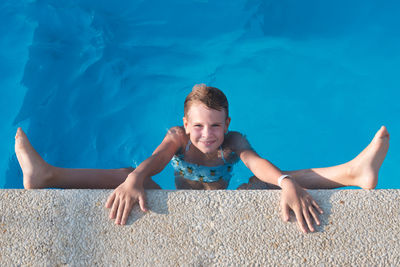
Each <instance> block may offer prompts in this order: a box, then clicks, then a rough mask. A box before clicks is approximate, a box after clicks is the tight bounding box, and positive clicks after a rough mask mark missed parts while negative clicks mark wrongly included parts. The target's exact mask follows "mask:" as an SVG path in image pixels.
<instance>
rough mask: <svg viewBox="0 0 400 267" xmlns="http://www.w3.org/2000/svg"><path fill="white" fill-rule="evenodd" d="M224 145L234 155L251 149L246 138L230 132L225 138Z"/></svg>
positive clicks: (240, 134)
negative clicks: (233, 152)
mask: <svg viewBox="0 0 400 267" xmlns="http://www.w3.org/2000/svg"><path fill="white" fill-rule="evenodd" d="M225 138H226V139H225V144H226V146H227V147H229V148H231V149H232V150H233V151H235V152H236V153H240V152H241V151H243V150H246V149H252V148H251V146H250V143H249V141H248V140H247V138H246V136H245V135H244V134H242V133H240V132H236V131H230V132H229V133H227V135H226V136H225Z"/></svg>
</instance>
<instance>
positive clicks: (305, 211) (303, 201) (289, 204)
mask: <svg viewBox="0 0 400 267" xmlns="http://www.w3.org/2000/svg"><path fill="white" fill-rule="evenodd" d="M281 208H282V218H283V220H284V221H288V220H289V209H291V210H293V212H294V214H295V215H296V219H297V224H298V226H299V228H300V230H301V231H303V232H304V233H307V227H306V223H307V226H308V229H309V230H310V231H311V232H314V227H313V221H315V223H316V224H317V225H320V221H319V218H318V212H319V213H321V214H322V213H323V211H322V209H321V208H320V207H319V206H318V204H317V202H315V200H314V199H313V198H312V197H311V196H310V195H309V194H308V193H307V191H306V190H304V189H303V188H302V187H300V186H299V185H298V184H297V183H296V182H295V181H293V180H290V179H284V180H283V181H282V195H281Z"/></svg>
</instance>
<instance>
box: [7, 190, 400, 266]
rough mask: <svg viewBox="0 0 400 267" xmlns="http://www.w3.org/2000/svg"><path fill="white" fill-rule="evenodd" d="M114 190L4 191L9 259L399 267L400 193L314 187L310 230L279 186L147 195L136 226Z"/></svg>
mask: <svg viewBox="0 0 400 267" xmlns="http://www.w3.org/2000/svg"><path fill="white" fill-rule="evenodd" d="M110 192H111V191H110V190H8V189H7V190H4V189H3V190H0V197H1V204H0V213H1V214H0V218H1V221H0V231H1V232H0V233H1V237H0V265H1V266H10V265H12V266H16V265H33V266H56V265H57V266H58V265H67V266H87V265H89V266H91V265H107V266H108V265H112V266H120V265H137V266H176V265H184V266H210V265H211V266H213V265H218V266H242V265H273V266H284V265H289V266H291V265H310V266H315V265H323V266H325V265H329V266H332V265H333V266H337V265H340V266H354V265H357V266H386V265H392V266H396V265H400V190H370V191H367V190H313V191H309V192H310V194H311V195H312V196H313V197H314V198H315V199H316V200H317V202H319V203H320V205H321V207H322V208H323V209H324V211H325V213H324V214H323V215H322V216H321V220H322V224H321V226H319V227H317V231H316V232H315V233H311V234H303V233H301V232H300V231H299V230H298V228H297V226H296V224H295V223H284V222H282V221H281V219H280V215H279V196H280V191H279V190H243V191H229V190H228V191H186V190H180V191H164V190H149V191H147V198H148V206H149V208H150V209H151V211H150V212H149V213H147V214H144V213H142V212H140V211H139V209H138V207H135V208H134V210H133V212H132V214H131V216H130V217H129V220H128V225H127V226H116V225H114V223H113V221H112V220H109V219H108V210H107V209H105V208H104V203H105V200H106V199H107V196H108V195H109V193H110Z"/></svg>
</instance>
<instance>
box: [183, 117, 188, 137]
mask: <svg viewBox="0 0 400 267" xmlns="http://www.w3.org/2000/svg"><path fill="white" fill-rule="evenodd" d="M182 120H183V127H184V128H185V133H186V134H189V131H188V129H187V125H188V120H187V119H186V118H185V117H183V119H182Z"/></svg>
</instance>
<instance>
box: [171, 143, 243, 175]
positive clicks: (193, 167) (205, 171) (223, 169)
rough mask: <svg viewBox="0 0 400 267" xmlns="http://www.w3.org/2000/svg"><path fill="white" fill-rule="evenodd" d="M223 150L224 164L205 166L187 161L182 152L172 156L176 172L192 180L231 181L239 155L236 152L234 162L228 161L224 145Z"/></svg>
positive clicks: (187, 146)
mask: <svg viewBox="0 0 400 267" xmlns="http://www.w3.org/2000/svg"><path fill="white" fill-rule="evenodd" d="M190 144H191V142H190V140H189V142H188V144H187V145H186V151H188V150H189V146H190ZM220 151H221V158H222V160H223V161H224V164H223V165H218V166H212V167H209V166H204V165H198V164H195V163H190V162H187V161H185V160H184V159H183V158H184V155H183V153H182V154H177V155H174V156H173V157H172V160H171V164H172V166H173V167H174V169H175V174H179V175H180V176H182V177H183V178H186V179H189V180H192V181H199V182H206V183H212V182H217V181H219V180H221V179H222V180H225V181H227V182H228V183H229V180H230V179H231V177H232V170H233V165H234V164H235V163H236V162H238V160H239V157H237V155H236V154H235V153H234V152H232V154H234V155H233V156H234V160H233V162H232V163H228V162H226V160H225V157H224V151H223V150H222V147H220Z"/></svg>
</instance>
